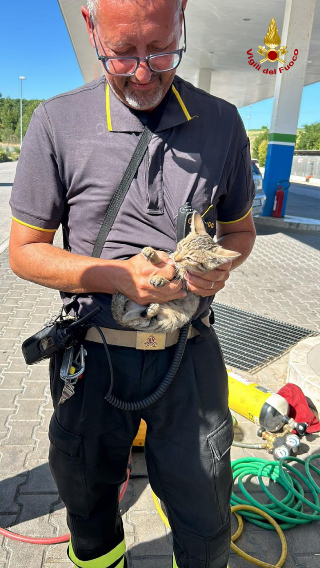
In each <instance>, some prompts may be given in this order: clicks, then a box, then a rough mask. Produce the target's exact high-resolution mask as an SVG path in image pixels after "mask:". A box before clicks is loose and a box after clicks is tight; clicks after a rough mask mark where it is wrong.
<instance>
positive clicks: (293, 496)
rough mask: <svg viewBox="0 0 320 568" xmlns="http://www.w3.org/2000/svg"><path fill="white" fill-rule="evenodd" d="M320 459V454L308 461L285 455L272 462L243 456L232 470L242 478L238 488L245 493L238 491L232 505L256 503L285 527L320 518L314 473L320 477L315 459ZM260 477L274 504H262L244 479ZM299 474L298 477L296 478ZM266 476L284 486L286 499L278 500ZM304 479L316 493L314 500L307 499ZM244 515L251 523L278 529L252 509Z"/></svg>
mask: <svg viewBox="0 0 320 568" xmlns="http://www.w3.org/2000/svg"><path fill="white" fill-rule="evenodd" d="M317 458H320V454H317V455H314V456H309V457H308V458H307V460H306V461H304V460H302V459H299V458H297V457H293V456H287V457H285V458H282V459H281V460H280V462H272V461H269V460H264V459H262V458H253V457H252V458H243V459H239V460H235V461H233V462H232V464H231V465H232V471H233V479H234V481H236V480H237V481H238V488H239V490H240V491H241V493H242V496H241V497H240V496H239V495H236V494H235V493H234V492H233V493H232V497H231V505H233V506H235V505H253V506H255V507H258V508H259V509H260V510H262V511H264V512H265V513H267V514H269V515H270V516H271V517H272V518H274V519H276V520H277V521H280V522H281V523H280V527H281V528H282V529H288V528H292V527H294V526H296V525H299V524H306V523H310V522H311V521H316V520H319V519H320V503H319V496H318V494H320V487H319V485H318V484H317V483H316V482H315V480H314V479H313V477H312V476H311V472H310V470H311V471H312V472H314V474H316V475H317V476H318V477H319V479H320V469H319V468H317V467H316V466H315V465H313V464H312V463H311V462H312V461H314V460H315V459H317ZM288 462H297V463H298V464H301V465H303V466H304V468H305V474H306V475H303V474H302V473H301V472H300V471H299V470H297V469H296V468H294V467H292V465H290V464H289V463H288ZM253 477H257V478H258V480H259V484H260V487H261V489H262V490H263V491H264V493H265V494H266V495H267V497H268V498H269V500H270V501H271V503H268V504H262V503H260V502H259V501H257V499H255V498H254V497H253V496H252V495H251V494H250V493H249V491H248V488H247V487H245V484H244V478H249V480H250V479H252V478H253ZM296 477H297V478H298V479H296ZM264 478H268V479H271V480H272V481H274V482H275V483H277V484H278V485H280V486H281V487H282V488H283V490H284V491H285V492H286V494H285V496H284V498H283V499H282V500H279V499H277V498H276V497H275V496H274V495H273V494H272V493H271V491H269V489H268V488H267V487H266V485H265V483H264V480H263V479H264ZM300 481H301V482H303V484H304V485H305V486H306V487H307V489H308V490H309V491H310V493H311V495H312V499H313V501H310V500H309V499H306V497H305V495H304V489H303V487H302V485H301V483H300ZM304 505H307V506H308V508H309V509H312V513H306V512H305V511H304V510H303V506H304ZM241 515H242V516H243V517H244V518H246V519H247V520H248V521H250V522H251V523H253V524H255V525H258V526H260V527H262V528H265V529H270V530H274V527H273V526H272V525H270V524H269V523H265V522H264V521H262V520H261V517H259V516H258V515H256V514H255V513H252V512H247V511H244V512H243V513H242V512H241Z"/></svg>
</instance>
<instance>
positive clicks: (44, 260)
mask: <svg viewBox="0 0 320 568" xmlns="http://www.w3.org/2000/svg"><path fill="white" fill-rule="evenodd" d="M120 263H121V261H117V260H104V259H100V258H92V257H89V256H82V255H77V254H73V253H70V252H68V251H66V250H62V249H60V248H57V247H55V246H53V245H51V244H49V243H32V244H28V245H25V246H24V247H21V249H20V251H19V252H17V250H15V254H14V255H10V264H11V268H12V270H13V271H14V272H15V273H16V274H17V275H18V276H20V278H24V279H25V280H30V281H31V282H36V283H37V284H41V285H42V286H46V287H48V288H53V289H55V290H63V291H64V292H73V293H81V292H86V293H90V292H104V293H107V294H108V293H109V294H114V293H115V292H116V289H115V285H114V271H115V270H116V269H117V268H119V266H120Z"/></svg>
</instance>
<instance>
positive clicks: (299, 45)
mask: <svg viewBox="0 0 320 568" xmlns="http://www.w3.org/2000/svg"><path fill="white" fill-rule="evenodd" d="M315 5H316V0H303V1H301V0H287V2H286V9H285V14H284V22H283V29H282V34H281V45H282V46H287V50H288V53H286V54H285V55H284V56H283V59H284V60H285V64H281V63H279V64H278V69H277V77H276V84H275V93H274V103H273V111H272V119H271V127H270V135H269V144H268V153H267V160H266V169H265V176H264V190H265V192H266V194H267V200H266V204H265V207H264V212H263V215H272V209H273V203H274V197H275V192H276V190H277V187H278V182H279V181H281V180H283V179H287V180H288V179H289V178H290V173H291V167H292V158H293V153H294V146H295V140H296V134H297V126H298V119H299V112H300V104H301V97H302V89H303V86H304V81H305V73H306V66H307V61H308V52H309V45H310V38H311V31H312V24H313V17H314V11H315ZM286 198H287V196H286ZM285 206H286V199H285V202H284V207H283V210H282V216H283V215H284V212H285Z"/></svg>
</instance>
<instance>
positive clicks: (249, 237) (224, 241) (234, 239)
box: [217, 231, 256, 270]
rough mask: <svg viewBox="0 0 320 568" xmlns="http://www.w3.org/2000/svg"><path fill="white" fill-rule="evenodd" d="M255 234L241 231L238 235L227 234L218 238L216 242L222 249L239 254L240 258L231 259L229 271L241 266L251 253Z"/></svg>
mask: <svg viewBox="0 0 320 568" xmlns="http://www.w3.org/2000/svg"><path fill="white" fill-rule="evenodd" d="M255 238H256V236H255V233H253V232H252V231H243V232H239V233H228V234H225V235H223V236H221V237H219V238H218V240H217V242H218V243H219V245H221V246H222V247H223V248H225V249H228V250H234V251H236V252H239V253H240V254H241V256H239V257H238V258H235V259H233V261H232V266H231V270H234V269H235V268H237V267H238V266H240V264H242V263H243V262H244V261H245V260H246V258H248V256H249V254H250V253H251V251H252V248H253V245H254V242H255Z"/></svg>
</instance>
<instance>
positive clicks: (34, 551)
mask: <svg viewBox="0 0 320 568" xmlns="http://www.w3.org/2000/svg"><path fill="white" fill-rule="evenodd" d="M12 530H13V531H14V532H17V533H18V534H22V535H29V534H30V523H22V524H18V525H14V526H13V527H12ZM7 547H8V549H9V551H10V561H9V564H8V566H6V567H5V568H40V567H41V566H42V562H43V556H44V550H43V548H44V547H42V546H35V545H34V544H28V543H25V542H19V541H16V540H10V542H7ZM71 566H72V564H71Z"/></svg>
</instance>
